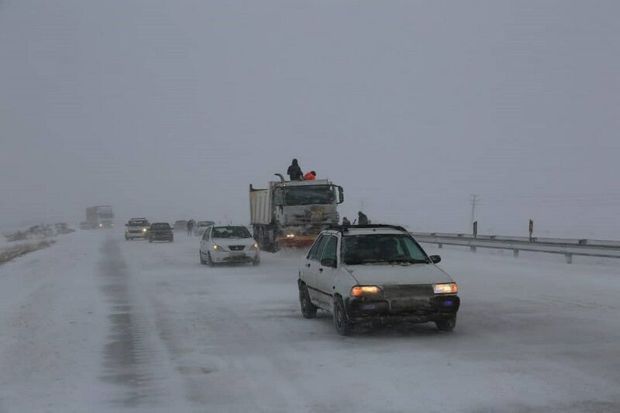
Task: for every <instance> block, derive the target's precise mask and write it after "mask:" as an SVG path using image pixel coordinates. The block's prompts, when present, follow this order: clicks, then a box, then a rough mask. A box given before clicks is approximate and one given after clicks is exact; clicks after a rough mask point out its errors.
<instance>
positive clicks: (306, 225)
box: [250, 175, 344, 252]
mask: <svg viewBox="0 0 620 413" xmlns="http://www.w3.org/2000/svg"><path fill="white" fill-rule="evenodd" d="M277 176H279V177H280V181H279V182H270V183H269V187H268V188H266V189H256V188H254V187H253V186H252V185H250V223H251V224H252V228H253V230H254V239H255V240H256V241H257V242H258V245H259V246H260V248H261V249H262V250H265V251H272V252H274V251H277V250H278V249H280V248H282V247H294V248H303V247H308V246H310V245H312V243H313V242H314V240H315V238H316V236H317V235H318V234H319V233H320V232H321V231H322V230H323V229H324V228H325V227H327V226H329V225H335V224H338V222H339V216H338V211H337V206H338V204H341V203H342V202H343V201H344V192H343V189H342V187H341V186H338V185H334V184H333V183H332V182H330V181H329V180H327V179H320V180H314V181H285V180H284V178H283V177H282V176H281V175H277Z"/></svg>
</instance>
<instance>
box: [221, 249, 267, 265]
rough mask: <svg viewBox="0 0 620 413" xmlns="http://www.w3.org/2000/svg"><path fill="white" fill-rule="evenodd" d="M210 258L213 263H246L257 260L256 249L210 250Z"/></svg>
mask: <svg viewBox="0 0 620 413" xmlns="http://www.w3.org/2000/svg"><path fill="white" fill-rule="evenodd" d="M210 255H211V260H212V261H213V262H215V263H218V264H220V263H231V264H233V263H237V264H242V263H248V262H254V261H257V260H258V251H255V250H248V251H211V253H210Z"/></svg>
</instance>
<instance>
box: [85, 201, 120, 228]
mask: <svg viewBox="0 0 620 413" xmlns="http://www.w3.org/2000/svg"><path fill="white" fill-rule="evenodd" d="M84 224H85V225H81V224H80V227H82V228H92V229H95V228H112V227H113V226H114V212H112V207H111V206H110V205H98V206H92V207H88V208H86V221H85V222H84Z"/></svg>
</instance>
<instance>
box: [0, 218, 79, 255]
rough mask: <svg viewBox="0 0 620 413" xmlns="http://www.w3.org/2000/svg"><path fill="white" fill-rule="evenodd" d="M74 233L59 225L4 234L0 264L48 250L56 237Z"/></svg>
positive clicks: (0, 243)
mask: <svg viewBox="0 0 620 413" xmlns="http://www.w3.org/2000/svg"><path fill="white" fill-rule="evenodd" d="M74 231H75V230H74V229H71V228H69V226H68V225H67V224H66V223H57V224H54V225H49V224H42V225H34V226H31V227H29V228H28V229H26V230H18V231H13V232H4V233H3V235H4V236H3V237H1V238H0V264H2V263H5V262H8V261H10V260H12V259H14V258H17V257H20V256H22V255H25V254H28V253H30V252H33V251H38V250H40V249H43V248H47V247H49V246H50V245H52V244H53V243H54V242H55V241H54V240H53V238H54V237H56V236H58V235H62V234H70V233H72V232H74Z"/></svg>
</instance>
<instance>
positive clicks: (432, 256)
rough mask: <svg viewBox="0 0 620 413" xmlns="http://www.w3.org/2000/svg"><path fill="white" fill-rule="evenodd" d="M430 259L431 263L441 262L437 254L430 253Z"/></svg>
mask: <svg viewBox="0 0 620 413" xmlns="http://www.w3.org/2000/svg"><path fill="white" fill-rule="evenodd" d="M428 258H430V259H431V262H432V263H433V264H438V263H440V262H441V257H440V256H439V255H431V256H430V257H428Z"/></svg>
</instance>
